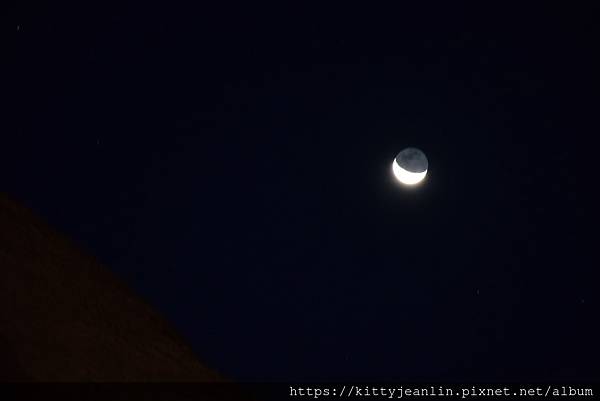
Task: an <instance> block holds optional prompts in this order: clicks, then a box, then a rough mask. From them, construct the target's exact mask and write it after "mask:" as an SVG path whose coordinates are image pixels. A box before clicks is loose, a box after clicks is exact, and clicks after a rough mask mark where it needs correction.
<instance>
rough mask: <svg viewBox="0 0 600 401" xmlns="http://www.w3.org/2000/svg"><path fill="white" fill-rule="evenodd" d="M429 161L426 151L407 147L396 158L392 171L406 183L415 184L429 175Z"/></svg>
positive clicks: (398, 178)
mask: <svg viewBox="0 0 600 401" xmlns="http://www.w3.org/2000/svg"><path fill="white" fill-rule="evenodd" d="M428 168H429V162H428V161H427V157H426V156H425V153H423V152H422V151H421V150H419V149H417V148H406V149H404V150H403V151H401V152H400V153H398V155H397V156H396V158H395V159H394V162H393V163H392V172H393V173H394V176H395V177H396V179H397V180H398V181H400V182H401V183H402V184H405V185H415V184H418V183H419V182H421V181H423V179H424V178H425V176H426V175H427V169H428Z"/></svg>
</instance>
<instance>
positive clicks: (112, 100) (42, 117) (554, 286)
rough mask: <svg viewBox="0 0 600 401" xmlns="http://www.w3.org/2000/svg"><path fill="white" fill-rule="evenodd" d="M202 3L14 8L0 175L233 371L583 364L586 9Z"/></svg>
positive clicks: (592, 371)
mask: <svg viewBox="0 0 600 401" xmlns="http://www.w3.org/2000/svg"><path fill="white" fill-rule="evenodd" d="M199 4H200V3H198V5H196V6H186V7H182V6H177V5H173V4H171V3H168V2H165V3H162V4H158V3H151V2H144V3H134V2H122V3H120V4H119V5H118V6H115V7H113V6H111V5H108V4H106V3H102V4H101V3H98V4H94V5H92V3H87V4H86V5H81V4H79V5H72V4H70V5H67V4H53V5H52V6H40V5H37V4H36V5H34V4H32V3H22V4H21V5H20V6H19V7H17V8H16V9H15V11H16V12H15V13H14V14H13V15H14V21H13V23H14V27H15V30H14V32H13V35H14V40H15V42H14V43H16V48H15V50H16V53H15V57H14V60H15V61H16V62H15V64H14V71H13V72H14V74H13V75H12V76H10V77H8V78H9V81H10V82H9V85H8V88H9V91H8V92H7V93H8V94H9V95H10V96H12V98H11V102H10V104H12V105H15V106H16V107H14V109H12V108H11V109H8V111H9V113H8V114H9V116H8V121H10V122H11V126H10V127H9V128H8V129H7V132H5V134H3V135H2V139H1V141H0V158H1V159H0V160H1V165H0V168H1V176H0V178H1V182H2V187H3V188H5V191H6V192H8V193H9V194H10V195H11V196H13V197H16V198H17V199H20V200H21V201H22V202H24V203H25V204H27V205H28V206H30V207H32V208H33V209H35V210H36V211H38V213H40V214H41V215H42V216H44V217H45V218H46V219H47V220H49V221H50V222H51V223H52V224H53V225H54V226H55V227H57V228H59V229H60V230H62V231H64V232H66V233H67V234H68V235H69V236H70V237H72V238H74V239H75V240H76V241H77V242H78V243H79V244H81V245H82V246H83V247H85V248H86V249H88V250H90V251H91V252H92V253H93V254H95V255H96V256H97V257H98V258H99V259H100V260H101V261H103V262H104V263H105V264H107V265H108V266H109V267H110V268H111V269H112V270H113V271H114V272H116V273H117V274H118V275H119V276H121V277H123V278H124V279H125V280H126V281H127V282H128V283H130V285H132V286H133V287H134V288H136V290H137V291H138V292H140V293H141V294H142V295H143V296H144V297H145V298H146V299H147V300H149V302H151V303H152V304H153V305H155V306H156V307H157V308H158V309H159V310H160V311H161V312H162V313H164V314H165V315H166V316H167V317H168V318H169V320H171V321H172V322H173V323H174V324H175V326H176V327H177V328H178V329H179V330H180V331H181V332H182V333H183V334H184V336H185V337H186V338H187V339H188V340H189V341H190V343H191V344H192V345H193V347H194V349H195V351H196V352H197V354H198V355H199V356H200V358H201V359H202V360H203V361H205V362H206V363H207V364H208V365H209V366H213V367H215V368H217V369H218V370H220V371H221V372H223V373H224V374H225V375H227V376H229V377H232V378H235V379H240V380H277V379H281V380H300V379H306V380H322V379H360V380H368V379H377V380H388V379H394V380H398V379H403V380H455V379H458V380H469V381H473V380H509V379H512V380H596V379H597V378H598V377H599V376H598V373H600V368H599V367H598V360H599V359H598V357H599V356H600V353H599V352H598V345H597V339H598V335H599V334H600V333H599V330H598V326H597V317H598V293H597V282H598V278H599V274H598V271H597V268H598V263H597V261H596V260H597V258H596V256H595V252H594V251H595V249H593V247H594V245H595V238H596V237H597V229H596V225H595V224H593V223H592V215H591V213H592V208H593V205H594V200H593V198H594V196H593V195H594V191H595V186H596V178H595V177H594V174H593V173H595V170H596V160H595V157H594V154H595V153H596V151H595V148H594V140H595V138H594V137H595V136H596V135H597V133H598V129H597V128H598V124H597V119H598V117H597V107H598V101H597V100H598V98H597V88H598V85H597V84H598V79H597V71H598V70H600V69H598V67H599V66H598V62H597V55H596V54H597V50H598V47H597V38H598V37H599V35H598V33H599V32H598V27H597V16H598V13H597V9H596V8H592V7H591V6H589V5H588V6H585V7H584V6H583V5H582V4H579V5H575V4H571V3H569V4H567V3H562V5H561V6H560V7H559V6H555V5H553V4H552V3H551V2H544V3H541V2H540V3H528V5H527V6H526V7H524V5H523V4H520V5H519V6H516V4H513V5H512V6H511V7H507V6H506V5H505V4H503V3H494V4H492V3H489V4H487V2H486V4H480V5H477V6H476V5H474V4H469V3H454V2H453V3H452V4H449V3H446V2H439V3H435V2H432V3H428V4H423V7H422V8H416V7H408V6H407V5H405V6H403V7H400V8H397V9H391V8H390V9H376V8H374V7H366V6H364V8H355V9H350V8H348V6H347V5H343V6H342V5H340V6H339V7H338V8H333V7H332V8H330V9H325V8H322V7H321V8H312V9H309V8H308V7H300V6H299V5H296V6H291V5H290V6H285V7H284V6H280V7H279V8H271V7H259V6H257V5H255V4H252V5H246V6H245V7H241V6H239V5H235V4H229V5H226V6H223V7H222V8H208V7H205V6H203V5H202V6H201V5H199ZM365 4H366V3H365ZM589 4H590V5H591V3H589ZM407 146H416V147H418V148H420V149H422V150H423V151H424V152H425V153H426V154H427V156H428V159H429V163H430V169H429V174H428V176H427V179H426V181H425V183H424V184H423V185H421V186H419V187H418V188H411V189H407V188H403V187H401V186H400V185H399V184H398V183H396V182H395V181H394V179H393V177H392V175H391V162H392V160H393V158H394V156H395V155H396V153H398V152H399V151H400V150H401V149H403V148H404V147H407Z"/></svg>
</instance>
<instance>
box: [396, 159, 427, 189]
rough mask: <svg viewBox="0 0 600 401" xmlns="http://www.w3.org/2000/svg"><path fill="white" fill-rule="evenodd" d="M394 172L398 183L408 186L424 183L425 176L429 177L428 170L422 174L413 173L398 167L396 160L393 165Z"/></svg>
mask: <svg viewBox="0 0 600 401" xmlns="http://www.w3.org/2000/svg"><path fill="white" fill-rule="evenodd" d="M392 172H393V173H394V176H395V177H396V179H397V180H398V181H400V182H401V183H403V184H406V185H415V184H418V183H420V182H421V181H423V179H424V178H425V176H426V175H427V170H425V171H422V172H420V173H413V172H411V171H408V170H406V169H403V168H402V167H400V165H398V163H397V162H396V159H394V162H393V163H392Z"/></svg>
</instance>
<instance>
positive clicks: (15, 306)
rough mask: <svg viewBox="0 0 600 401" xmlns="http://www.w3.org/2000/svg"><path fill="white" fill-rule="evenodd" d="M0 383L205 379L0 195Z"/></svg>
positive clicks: (137, 306) (105, 280)
mask: <svg viewBox="0 0 600 401" xmlns="http://www.w3.org/2000/svg"><path fill="white" fill-rule="evenodd" d="M0 271H1V273H0V297H1V298H0V380H2V381H15V380H16V381H23V380H25V381H102V382H104V381H119V382H120V381H214V380H219V378H218V375H217V374H215V373H214V372H213V371H211V370H209V369H208V368H206V367H205V366H203V365H202V364H201V363H200V362H199V361H198V360H197V359H196V357H195V355H194V354H193V353H192V351H191V349H190V348H189V347H188V346H187V345H186V344H185V343H184V342H183V341H182V340H181V339H180V338H179V337H178V336H177V334H176V333H174V332H173V330H172V329H171V328H170V327H169V326H168V324H167V323H166V322H165V321H164V320H163V319H162V318H161V317H160V316H159V315H158V314H157V313H155V312H154V311H153V310H152V309H151V308H150V307H149V306H148V305H146V304H145V303H144V302H142V301H141V300H140V299H138V298H136V296H134V295H133V294H132V293H131V291H130V290H129V289H128V288H127V287H126V286H125V285H124V284H122V283H121V282H119V280H118V279H117V278H116V277H115V276H113V275H112V274H111V273H110V272H109V271H108V270H107V269H105V268H104V267H102V266H101V265H100V264H99V263H98V262H96V261H95V260H94V259H93V258H92V257H90V256H88V255H86V254H84V253H83V252H81V251H79V250H78V249H76V247H75V246H74V245H73V244H71V243H70V242H69V241H68V240H67V239H65V238H64V237H63V236H61V235H60V234H58V233H56V232H55V231H53V230H52V229H50V228H49V227H48V226H47V225H46V224H44V223H43V222H42V221H41V220H40V219H38V218H37V217H36V216H35V215H34V214H33V213H31V212H30V211H29V210H27V209H25V208H23V207H21V206H19V205H18V204H17V203H16V202H13V201H11V200H9V199H8V198H7V197H6V196H4V195H0Z"/></svg>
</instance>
